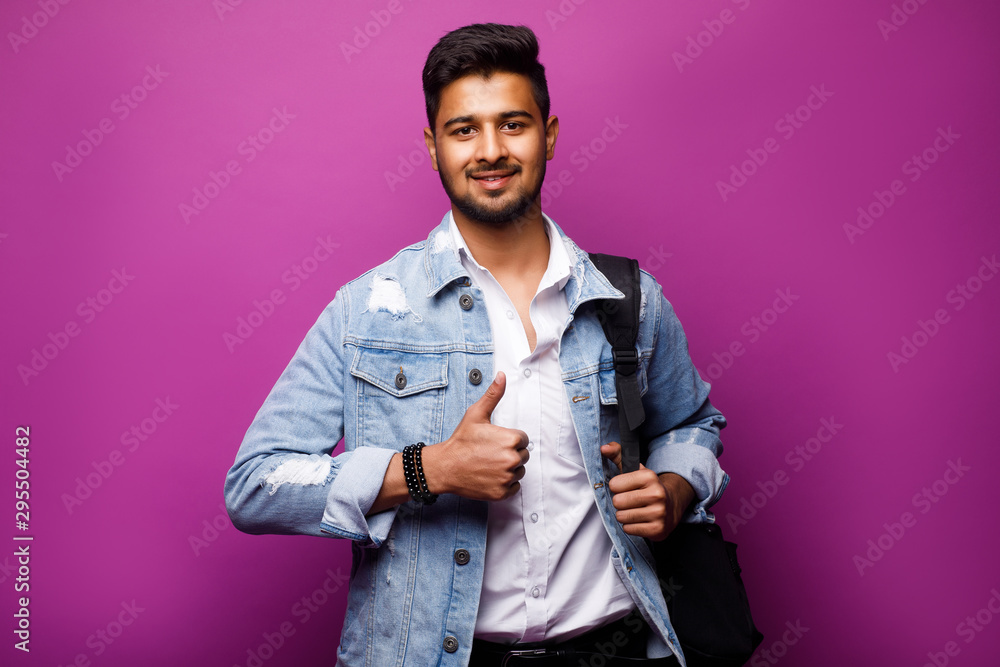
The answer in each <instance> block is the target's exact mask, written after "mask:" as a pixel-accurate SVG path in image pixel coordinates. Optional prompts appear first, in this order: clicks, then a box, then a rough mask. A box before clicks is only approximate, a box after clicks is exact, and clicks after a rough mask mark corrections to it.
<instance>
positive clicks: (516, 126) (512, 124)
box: [503, 121, 524, 130]
mask: <svg viewBox="0 0 1000 667" xmlns="http://www.w3.org/2000/svg"><path fill="white" fill-rule="evenodd" d="M503 127H504V128H506V129H508V130H520V129H521V128H522V127H524V126H523V125H522V124H521V123H515V122H514V121H510V122H509V123H504V124H503Z"/></svg>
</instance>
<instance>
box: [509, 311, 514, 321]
mask: <svg viewBox="0 0 1000 667" xmlns="http://www.w3.org/2000/svg"><path fill="white" fill-rule="evenodd" d="M507 319H508V320H512V319H514V311H513V310H508V311H507Z"/></svg>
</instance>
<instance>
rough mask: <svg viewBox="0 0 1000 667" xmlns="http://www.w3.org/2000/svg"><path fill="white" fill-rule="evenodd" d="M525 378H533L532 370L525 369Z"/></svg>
mask: <svg viewBox="0 0 1000 667" xmlns="http://www.w3.org/2000/svg"><path fill="white" fill-rule="evenodd" d="M524 377H526V378H530V377H531V369H530V368H525V369H524Z"/></svg>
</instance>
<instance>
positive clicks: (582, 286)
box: [421, 210, 625, 312]
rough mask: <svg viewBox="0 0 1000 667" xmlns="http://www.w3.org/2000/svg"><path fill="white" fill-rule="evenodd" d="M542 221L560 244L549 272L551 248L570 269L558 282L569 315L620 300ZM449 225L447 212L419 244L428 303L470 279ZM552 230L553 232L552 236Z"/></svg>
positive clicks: (550, 224) (585, 259)
mask: <svg viewBox="0 0 1000 667" xmlns="http://www.w3.org/2000/svg"><path fill="white" fill-rule="evenodd" d="M543 215H544V214H543ZM545 221H546V230H547V231H548V232H549V238H550V239H552V238H555V239H561V240H562V243H555V244H554V243H550V250H549V257H550V262H549V268H550V269H551V268H552V266H553V264H552V261H551V258H552V253H553V249H552V246H556V245H558V246H560V247H559V248H556V249H555V250H554V252H556V253H559V252H560V251H561V252H564V253H565V256H566V257H567V259H568V262H569V265H570V275H569V279H568V280H566V282H565V285H564V286H563V285H562V283H561V280H560V288H561V289H565V292H566V299H567V301H568V302H569V309H570V312H576V309H577V307H579V306H580V304H582V303H584V302H586V301H592V300H595V299H621V298H624V296H625V295H624V294H622V293H621V292H620V291H618V290H617V289H615V288H614V286H612V285H611V283H610V282H608V279H607V278H605V277H604V275H603V274H602V273H601V272H600V271H598V270H597V267H595V266H594V264H593V262H591V261H590V257H589V256H588V255H587V253H586V252H585V251H584V250H582V249H581V248H580V247H579V246H578V245H577V244H576V243H574V242H573V240H572V239H570V238H569V237H568V236H566V235H565V234H564V233H563V230H562V229H561V228H560V227H559V225H558V224H557V223H556V222H555V221H554V220H552V219H551V218H549V217H548V216H545ZM450 225H451V211H450V210H449V211H448V212H447V213H445V214H444V216H443V217H442V218H441V222H440V223H439V224H438V225H437V227H435V228H434V229H432V230H431V232H430V235H429V236H428V237H427V240H426V241H425V242H423V243H422V244H421V245H422V247H423V265H424V271H425V275H426V277H427V283H426V284H427V298H428V299H430V298H433V297H434V296H435V295H436V294H438V293H439V292H440V291H441V290H442V289H444V287H445V286H446V285H448V284H449V283H451V282H453V281H455V282H458V283H460V284H461V283H466V284H467V281H468V280H469V276H470V275H471V272H470V270H469V269H468V268H466V267H465V265H463V263H462V261H461V257H460V255H459V251H458V247H457V246H456V245H455V241H454V238H453V237H452V233H451V230H450ZM553 229H555V234H554V235H553V233H552V230H553Z"/></svg>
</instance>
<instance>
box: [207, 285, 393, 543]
mask: <svg viewBox="0 0 1000 667" xmlns="http://www.w3.org/2000/svg"><path fill="white" fill-rule="evenodd" d="M344 300H345V298H344V297H343V295H342V293H341V292H338V294H337V296H336V297H335V298H334V300H333V301H332V302H331V303H330V305H328V306H327V307H326V308H325V309H324V311H323V313H322V314H321V315H320V317H319V318H318V319H317V321H316V323H315V324H314V325H313V326H312V328H310V330H309V332H308V333H307V334H306V336H305V339H304V340H303V341H302V343H301V344H300V345H299V348H298V349H297V350H296V352H295V354H294V356H293V357H292V359H291V361H290V362H289V363H288V366H287V367H286V368H285V370H284V371H283V372H282V374H281V376H280V377H279V378H278V380H277V382H276V383H275V385H274V387H273V388H272V389H271V391H270V393H269V394H268V396H267V398H266V399H265V401H264V404H263V405H262V406H261V408H260V410H258V412H257V415H256V416H255V417H254V419H253V422H252V423H251V424H250V427H249V429H248V430H247V432H246V435H245V436H244V438H243V442H242V444H241V445H240V448H239V451H238V452H237V455H236V461H235V462H234V463H233V466H232V467H231V468H230V469H229V472H228V474H227V475H226V482H225V498H226V508H227V510H228V512H229V516H230V518H231V519H232V521H233V524H234V525H235V526H236V527H237V528H239V529H240V530H242V531H244V532H247V533H255V534H260V533H278V534H305V535H320V536H326V537H346V538H350V539H353V540H358V541H359V542H361V543H363V544H365V545H368V546H378V545H379V544H381V543H382V541H383V540H384V539H385V537H386V535H387V534H388V532H389V528H390V526H391V524H392V521H393V519H394V517H395V510H386V511H384V512H379V513H378V514H376V515H373V516H372V517H366V516H365V514H366V512H367V511H368V509H369V508H370V507H371V505H372V503H373V502H374V500H375V497H376V496H377V495H378V493H379V490H380V489H381V488H382V483H383V480H384V477H385V471H386V469H387V467H388V465H389V459H390V458H391V457H392V453H393V452H392V451H391V450H381V449H378V448H373V447H361V448H357V449H355V450H352V451H347V452H343V453H341V454H339V455H337V456H331V453H332V452H333V450H334V448H335V447H336V446H337V443H338V442H340V440H341V438H342V437H343V435H344V394H345V382H346V379H345V377H346V375H345V372H346V371H345V360H344V356H345V345H344V339H343V332H344V330H345V321H344V320H345V314H344V313H345V305H344Z"/></svg>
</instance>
